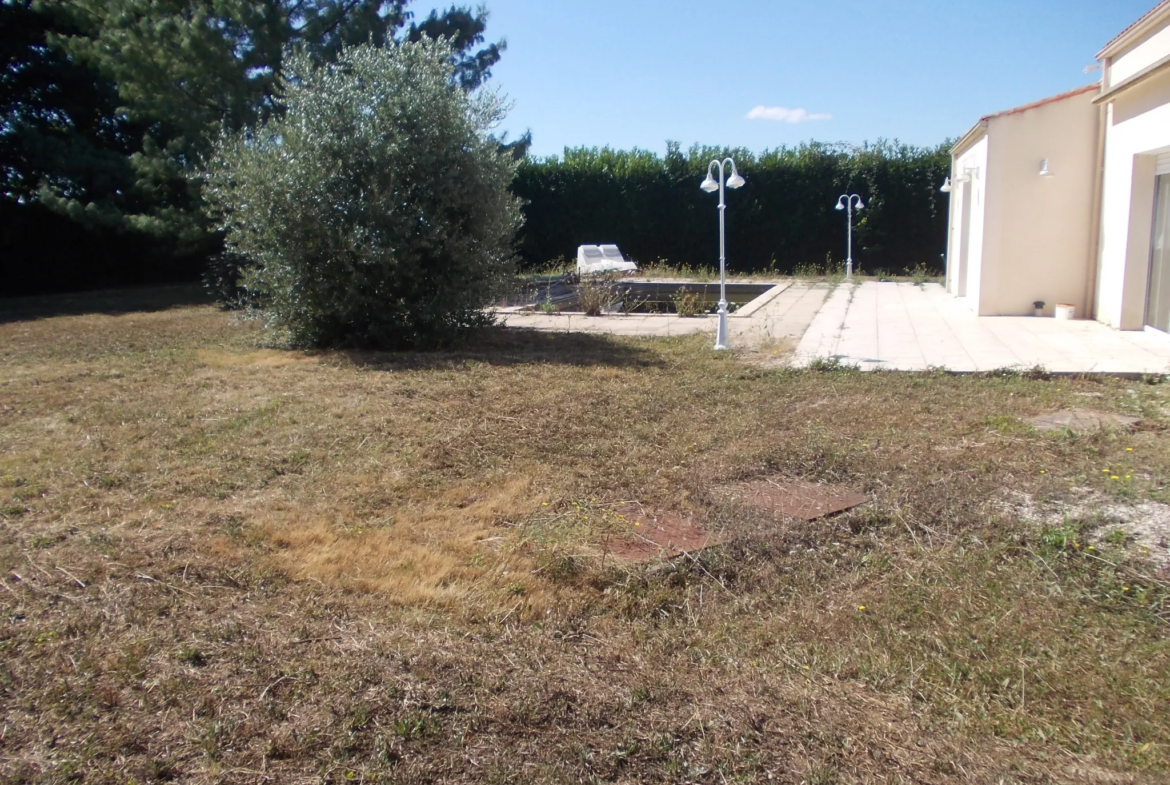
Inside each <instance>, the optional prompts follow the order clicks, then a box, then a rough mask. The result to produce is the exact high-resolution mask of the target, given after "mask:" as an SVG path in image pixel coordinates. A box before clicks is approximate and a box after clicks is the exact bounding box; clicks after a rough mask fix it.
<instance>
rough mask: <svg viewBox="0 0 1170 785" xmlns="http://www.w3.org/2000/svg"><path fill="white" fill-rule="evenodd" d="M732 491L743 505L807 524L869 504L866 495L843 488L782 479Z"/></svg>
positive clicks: (742, 486)
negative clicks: (789, 517)
mask: <svg viewBox="0 0 1170 785" xmlns="http://www.w3.org/2000/svg"><path fill="white" fill-rule="evenodd" d="M729 490H730V492H731V494H732V495H733V496H735V497H736V498H738V499H739V500H740V501H741V502H743V503H744V504H748V505H751V506H752V507H758V508H760V509H762V510H771V511H773V512H778V513H781V514H783V515H788V516H791V517H793V518H803V519H804V520H806V521H812V520H816V519H817V518H821V517H823V516H825V515H832V514H833V513H837V512H844V511H845V510H848V509H851V508H853V507H856V506H857V505H859V504H864V503H865V502H867V501H869V498H868V497H867V496H865V495H864V494H861V493H858V492H857V491H854V490H852V489H850V488H846V487H844V486H841V485H818V484H816V483H811V482H803V481H800V480H791V479H787V478H780V477H777V478H765V479H762V480H753V481H752V482H746V483H741V484H739V485H735V486H732V487H731V488H730V489H729Z"/></svg>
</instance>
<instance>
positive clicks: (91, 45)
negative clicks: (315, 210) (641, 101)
mask: <svg viewBox="0 0 1170 785" xmlns="http://www.w3.org/2000/svg"><path fill="white" fill-rule="evenodd" d="M0 2H2V3H3V5H2V6H0V9H2V10H3V12H4V13H5V15H6V16H5V18H4V20H3V22H4V24H0V29H2V30H3V32H2V33H0V38H2V39H3V43H2V44H0V53H2V54H3V56H5V57H6V58H7V60H6V61H5V63H4V72H3V74H0V86H2V87H3V88H4V91H5V92H3V93H0V101H4V103H3V104H2V105H0V109H2V110H3V112H4V120H3V121H2V122H3V124H2V125H0V167H2V169H0V171H3V173H4V182H5V195H6V196H8V198H10V199H13V198H16V199H25V200H28V199H32V198H35V199H38V200H39V201H40V202H41V203H42V204H44V205H46V206H49V207H51V208H52V209H54V210H56V211H58V212H60V213H64V214H66V215H69V216H71V217H73V218H75V219H77V220H82V221H89V222H95V223H100V224H102V225H105V226H112V227H116V228H120V229H124V230H131V231H136V232H145V233H148V234H151V235H153V236H155V237H158V238H160V239H161V240H162V241H164V242H165V243H167V244H168V245H169V246H170V247H171V248H172V249H173V250H174V251H175V252H181V253H191V252H197V253H211V252H213V251H214V250H215V249H216V247H217V246H218V244H219V242H220V240H219V238H218V236H217V235H215V234H214V233H213V232H212V231H211V230H210V228H209V226H208V224H207V221H206V218H205V217H204V216H203V213H202V209H201V206H202V197H201V182H200V172H201V170H202V168H203V166H204V164H205V162H206V161H207V159H208V156H209V154H210V152H211V149H212V145H213V143H214V140H215V139H216V137H217V136H218V135H219V134H220V133H221V131H227V132H233V131H236V130H239V129H241V128H245V127H248V126H250V125H253V124H254V123H256V122H258V121H262V120H264V119H265V118H266V117H268V115H269V114H270V113H271V112H273V111H274V108H275V107H276V106H277V101H276V100H275V99H276V95H275V91H276V90H277V89H278V85H279V84H280V79H279V77H280V74H281V68H282V59H283V57H284V54H285V52H287V51H290V50H291V49H293V48H296V49H300V50H301V51H304V52H305V53H306V54H307V55H308V56H309V57H311V58H312V59H313V60H314V61H315V62H318V63H326V62H330V61H332V60H333V59H334V58H335V57H336V56H337V54H338V52H340V51H341V48H342V47H343V46H346V45H353V44H358V43H372V44H375V45H382V44H386V43H388V42H393V41H401V40H418V39H419V38H422V37H437V36H440V35H444V36H448V37H449V38H451V40H452V41H453V44H454V48H455V53H456V54H455V56H454V60H455V62H454V63H453V65H454V66H455V74H456V78H457V79H458V80H459V82H460V83H461V84H463V85H464V86H465V87H467V88H469V89H470V88H473V87H475V86H477V85H479V84H480V83H481V82H482V81H483V79H484V78H485V77H486V76H487V74H488V73H489V72H490V69H491V67H492V66H493V65H494V64H495V63H496V62H497V61H498V60H499V57H500V53H501V51H502V49H503V43H502V42H501V43H497V44H490V45H487V46H483V47H481V44H483V42H484V30H485V27H486V21H487V15H486V12H484V11H482V10H480V11H476V12H473V11H471V10H469V9H467V8H459V7H452V8H451V9H449V10H448V11H446V12H445V13H442V14H439V13H434V12H432V13H431V14H430V15H429V16H428V17H427V18H426V19H424V20H422V21H421V22H419V23H414V22H413V21H412V15H411V14H410V12H409V11H407V10H406V4H407V2H408V0H42V1H41V2H35V0H0ZM10 18H11V19H12V20H15V21H17V22H18V24H16V25H14V26H13V27H12V28H11V29H10V27H9V25H8V24H7V22H8V21H9V19H10ZM477 47H480V48H477ZM5 79H7V80H8V81H9V82H13V83H14V84H13V86H12V90H11V93H10V92H9V89H8V88H9V85H8V84H7V83H6V82H5V81H4V80H5ZM21 95H24V96H34V97H35V100H33V101H31V102H30V100H27V99H22V98H21V97H20V96H21ZM74 115H76V116H77V117H78V118H81V117H83V118H85V122H82V123H80V124H79V123H78V122H76V119H77V118H75V117H74ZM34 137H43V138H44V139H46V140H47V141H46V142H45V144H46V145H50V146H52V147H53V149H52V150H47V149H38V146H37V143H34V142H32V141H30V140H31V139H32V138H34Z"/></svg>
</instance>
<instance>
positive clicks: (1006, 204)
mask: <svg viewBox="0 0 1170 785" xmlns="http://www.w3.org/2000/svg"><path fill="white" fill-rule="evenodd" d="M1096 90H1097V87H1096V85H1089V86H1088V87H1082V88H1080V89H1078V90H1073V91H1072V92H1068V93H1064V94H1063V95H1057V96H1053V97H1052V98H1046V99H1044V100H1043V101H1037V102H1036V103H1032V104H1028V105H1027V106H1021V107H1018V108H1016V109H1009V110H1008V111H1006V112H999V113H998V114H993V115H988V116H987V117H984V118H982V119H981V120H980V121H979V122H978V123H976V124H975V127H974V128H972V129H971V130H970V131H968V132H967V133H966V134H965V135H964V136H963V137H962V138H961V139H960V140H959V142H958V143H957V144H956V145H955V147H954V149H953V150H952V162H953V165H952V169H951V177H950V180H949V185H944V186H943V188H944V190H946V189H947V188H949V189H950V193H951V223H950V238H949V242H948V248H949V251H950V253H948V255H947V261H948V265H947V288H948V290H949V291H951V292H952V293H953V294H955V295H957V296H959V297H964V298H966V299H967V300H968V302H970V304H971V305H972V307H973V308H975V309H976V312H977V313H979V314H983V315H1006V314H1012V315H1023V314H1031V313H1032V311H1033V303H1034V302H1035V301H1037V300H1043V301H1044V302H1045V303H1047V305H1046V311H1047V313H1049V314H1051V313H1052V308H1053V306H1054V305H1055V304H1056V303H1058V302H1059V303H1067V304H1071V305H1076V306H1077V311H1078V312H1080V313H1084V308H1085V305H1086V303H1087V299H1088V296H1087V290H1088V289H1089V287H1090V286H1091V283H1090V278H1089V275H1090V268H1091V267H1092V253H1091V252H1090V247H1091V244H1092V242H1093V232H1092V230H1091V225H1092V216H1093V209H1094V196H1093V195H1094V193H1095V190H1096V183H1095V182H1094V177H1093V165H1092V162H1093V159H1094V158H1095V156H1096V155H1097V137H1098V134H1097V114H1098V109H1097V107H1096V106H1094V105H1093V95H1094V93H1095V92H1096Z"/></svg>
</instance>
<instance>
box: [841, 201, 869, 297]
mask: <svg viewBox="0 0 1170 785" xmlns="http://www.w3.org/2000/svg"><path fill="white" fill-rule="evenodd" d="M854 199H856V200H857V207H856V208H854V206H853V204H854V202H853V200H854ZM864 208H865V204H864V203H863V202H862V201H861V197H860V196H858V195H857V194H841V195H840V196H839V197H837V209H838V210H844V211H845V213H846V215H847V216H848V218H849V221H848V223H847V224H846V226H847V228H846V229H845V277H846V278H852V277H853V210H854V209H857V210H862V209H864Z"/></svg>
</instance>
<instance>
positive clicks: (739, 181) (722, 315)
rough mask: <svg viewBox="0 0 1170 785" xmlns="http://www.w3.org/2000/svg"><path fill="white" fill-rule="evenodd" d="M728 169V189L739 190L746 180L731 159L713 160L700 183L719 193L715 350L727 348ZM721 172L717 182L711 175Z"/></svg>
mask: <svg viewBox="0 0 1170 785" xmlns="http://www.w3.org/2000/svg"><path fill="white" fill-rule="evenodd" d="M727 167H731V177H728V178H727V182H726V185H727V187H728V188H739V187H741V186H743V183H744V179H743V178H742V177H740V176H739V172H737V171H735V161H733V160H731V159H730V158H724V159H723V160H722V161H720V160H719V159H715V160H713V161H712V162H711V163H709V164H707V177H706V179H705V180H703V182H701V183H699V187H700V188H702V189H703V190H704V191H706V192H707V193H709V194H712V193H715V192H716V191H718V192H719V326H718V327H717V328H716V330H715V348H716V349H726V348H727V252H726V250H725V247H724V234H725V232H724V228H723V212H724V211H725V210H726V209H727V204H726V203H725V200H724V198H723V186H724V181H723V176H724V174H726V169H727ZM716 169H718V170H719V180H718V182H716V180H715V178H714V177H712V176H711V175H712V174H713V173H714V172H715V170H716Z"/></svg>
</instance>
